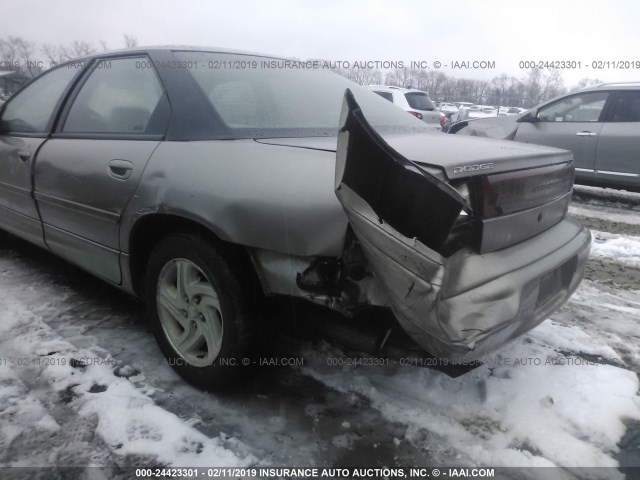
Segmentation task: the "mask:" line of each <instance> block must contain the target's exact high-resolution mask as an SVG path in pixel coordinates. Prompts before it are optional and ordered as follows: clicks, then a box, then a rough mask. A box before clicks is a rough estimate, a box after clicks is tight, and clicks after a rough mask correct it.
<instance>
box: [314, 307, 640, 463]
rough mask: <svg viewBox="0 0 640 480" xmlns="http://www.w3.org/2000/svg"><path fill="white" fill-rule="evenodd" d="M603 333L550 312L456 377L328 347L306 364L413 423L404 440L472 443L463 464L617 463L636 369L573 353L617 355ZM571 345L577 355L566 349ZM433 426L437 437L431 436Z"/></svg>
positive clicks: (633, 401) (636, 413) (631, 413)
mask: <svg viewBox="0 0 640 480" xmlns="http://www.w3.org/2000/svg"><path fill="white" fill-rule="evenodd" d="M573 334H575V336H576V337H577V338H578V340H577V341H575V340H574V339H573ZM598 340H601V339H598V338H596V337H592V336H590V335H588V333H586V332H585V331H584V330H583V329H582V328H581V327H577V326H561V325H559V324H556V323H554V322H552V321H551V320H548V321H546V322H545V323H543V324H542V325H541V326H540V327H538V329H536V331H534V332H532V334H530V335H527V336H525V337H524V338H522V339H519V340H518V341H516V342H515V343H514V344H513V345H511V346H509V347H507V348H505V349H503V350H502V351H501V352H500V353H499V355H496V356H494V357H492V358H487V359H485V362H486V363H485V365H483V366H482V367H480V368H478V369H476V370H474V371H473V372H472V373H470V374H467V375H464V376H462V377H459V378H456V379H452V378H448V377H446V376H444V375H442V374H441V373H439V372H436V371H433V370H428V369H419V368H413V367H405V366H399V365H398V366H396V367H392V368H385V369H381V368H373V367H369V368H357V369H336V368H331V367H327V366H326V356H327V355H329V356H339V355H340V352H337V351H335V350H331V349H330V347H327V348H328V349H329V350H328V351H322V350H321V351H316V352H310V355H312V356H313V357H314V358H315V362H313V363H312V364H311V365H310V366H308V367H306V371H307V373H308V374H309V375H312V376H313V377H314V378H317V379H318V380H320V381H322V382H323V383H325V384H326V385H328V386H330V387H332V388H336V389H338V390H340V391H342V392H344V393H353V394H358V395H362V396H364V397H366V398H367V399H369V400H370V401H371V402H372V403H373V405H375V406H376V408H378V409H380V410H381V411H382V412H383V415H384V416H385V417H386V418H388V419H389V420H390V421H395V422H401V423H403V424H405V425H407V427H408V428H407V431H406V433H405V437H404V440H406V441H409V442H412V443H415V444H417V445H419V446H422V447H423V448H428V449H429V448H434V447H435V448H437V444H441V445H455V447H456V449H459V450H460V451H461V452H464V453H461V455H464V456H465V457H466V458H464V461H463V464H467V465H468V464H469V463H472V464H474V465H494V466H554V465H559V466H567V465H568V466H570V465H590V466H617V462H616V460H615V459H614V458H613V454H614V453H615V452H616V451H617V447H616V444H617V442H618V441H619V440H620V438H621V437H622V436H623V434H624V432H625V426H624V424H623V423H622V419H623V418H633V419H640V402H639V401H638V398H637V397H636V392H637V391H638V378H637V376H636V375H635V374H634V373H633V372H631V371H628V370H625V369H622V368H618V367H613V366H609V365H603V364H601V363H595V362H589V361H587V360H584V359H583V358H580V357H578V356H576V355H575V354H576V352H584V353H591V354H593V355H598V356H601V355H604V356H610V357H611V358H614V359H615V358H616V357H617V355H616V353H615V351H614V350H613V349H611V348H610V347H607V346H604V345H602V342H601V341H598ZM550 345H551V347H550ZM572 347H577V348H578V349H577V350H573V348H572ZM567 348H570V349H571V352H572V353H571V354H569V355H567V354H565V353H561V352H560V349H562V350H564V349H567ZM605 386H606V387H605ZM425 431H429V432H430V433H431V434H432V435H437V438H436V439H433V438H429V437H427V438H425V436H424V432H425ZM434 440H435V441H434Z"/></svg>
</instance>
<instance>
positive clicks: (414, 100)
mask: <svg viewBox="0 0 640 480" xmlns="http://www.w3.org/2000/svg"><path fill="white" fill-rule="evenodd" d="M404 96H405V98H406V99H407V102H408V103H409V106H410V107H411V108H415V109H416V110H433V109H434V108H436V106H435V105H434V104H433V102H432V101H431V99H430V98H429V96H428V95H427V94H426V93H424V92H408V93H405V94H404Z"/></svg>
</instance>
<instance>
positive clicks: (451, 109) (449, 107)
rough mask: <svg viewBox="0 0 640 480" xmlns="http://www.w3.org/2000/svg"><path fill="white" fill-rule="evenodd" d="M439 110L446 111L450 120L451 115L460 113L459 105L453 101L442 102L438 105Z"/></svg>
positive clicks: (445, 113)
mask: <svg viewBox="0 0 640 480" xmlns="http://www.w3.org/2000/svg"><path fill="white" fill-rule="evenodd" d="M438 110H440V111H441V112H442V113H444V115H445V116H446V117H447V119H448V120H450V119H451V116H452V115H453V114H454V113H458V107H456V106H455V105H454V104H453V103H446V102H442V103H440V105H439V106H438Z"/></svg>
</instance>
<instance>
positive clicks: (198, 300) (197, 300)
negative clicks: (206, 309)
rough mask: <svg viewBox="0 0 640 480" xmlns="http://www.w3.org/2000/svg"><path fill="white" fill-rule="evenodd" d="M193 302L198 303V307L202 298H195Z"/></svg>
mask: <svg viewBox="0 0 640 480" xmlns="http://www.w3.org/2000/svg"><path fill="white" fill-rule="evenodd" d="M193 301H194V302H196V305H198V304H199V303H200V297H199V296H198V297H194V299H193Z"/></svg>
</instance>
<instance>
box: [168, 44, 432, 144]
mask: <svg viewBox="0 0 640 480" xmlns="http://www.w3.org/2000/svg"><path fill="white" fill-rule="evenodd" d="M174 55H175V56H176V57H177V58H178V59H179V60H180V64H181V65H185V66H186V67H185V68H186V69H187V71H188V72H189V73H190V74H191V76H192V77H193V78H194V80H195V81H196V83H197V85H198V86H199V87H200V89H201V90H202V93H203V94H204V96H205V97H206V99H207V100H208V102H209V104H210V105H211V107H212V108H213V109H214V110H215V112H216V113H217V114H218V116H219V117H220V119H221V120H222V122H223V123H224V124H225V126H226V127H227V128H228V129H229V131H230V132H231V134H232V136H233V137H235V138H256V137H261V138H268V137H306V136H334V135H336V133H337V130H338V124H339V121H340V112H341V109H342V101H343V98H344V93H345V91H346V89H351V91H352V92H353V94H354V96H355V98H356V101H357V102H358V103H359V105H360V107H361V108H362V111H363V113H364V114H365V116H366V117H367V120H368V121H369V122H370V123H371V124H372V125H374V126H375V127H376V129H379V130H393V131H395V130H399V131H407V130H418V131H428V129H427V128H426V127H425V126H424V123H423V122H421V121H419V120H417V119H415V118H414V117H412V116H411V115H407V113H406V112H405V111H403V110H401V109H399V108H397V107H396V106H394V105H392V104H390V103H389V102H388V101H387V100H385V99H383V98H381V97H380V96H378V95H376V94H375V93H373V92H371V91H368V90H366V89H364V88H362V87H360V86H359V85H358V84H356V83H353V82H351V81H350V80H347V79H346V78H344V77H341V76H339V75H337V74H335V73H333V72H331V71H328V70H322V69H312V68H303V67H295V66H292V65H291V64H287V65H285V64H284V62H285V61H284V60H277V59H271V58H265V57H254V56H249V55H235V54H220V53H211V52H184V51H183V52H175V53H174Z"/></svg>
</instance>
